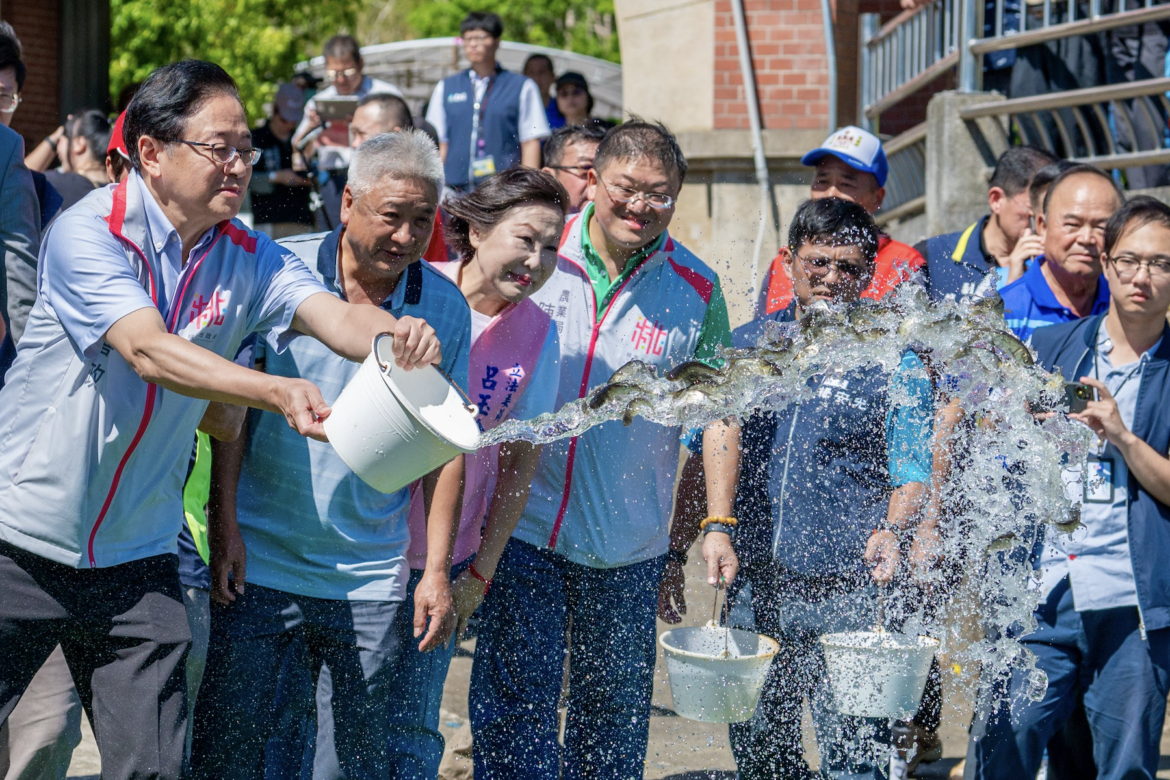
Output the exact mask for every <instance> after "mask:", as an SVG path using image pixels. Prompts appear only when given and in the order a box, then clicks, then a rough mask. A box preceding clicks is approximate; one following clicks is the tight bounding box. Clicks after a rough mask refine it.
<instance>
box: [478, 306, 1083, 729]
mask: <svg viewBox="0 0 1170 780" xmlns="http://www.w3.org/2000/svg"><path fill="white" fill-rule="evenodd" d="M907 349H911V350H913V351H914V352H915V353H916V354H918V355H919V356H920V357H921V358H922V360H923V363H924V364H925V365H926V368H927V371H928V373H929V374H930V377H931V379H932V384H933V385H934V386H935V387H936V392H935V401H936V405H937V406H938V407H939V408H942V407H943V406H945V405H948V404H949V407H950V408H951V409H952V410H954V411H956V413H957V414H958V415H959V416H961V418H962V420H963V422H962V423H960V424H958V425H955V426H954V427H953V428H949V429H945V430H942V431H941V432H940V433H939V434H938V435H936V448H938V447H943V446H945V447H946V448H947V449H948V450H949V452H950V458H949V459H948V460H949V463H950V464H951V468H950V471H949V474H947V475H946V478H945V479H943V480H942V481H941V482H940V483H939V484H938V485H937V486H936V490H935V491H934V506H935V507H936V508H937V509H938V522H939V529H940V532H941V533H940V535H941V539H940V541H939V544H940V546H941V551H942V556H943V560H944V561H945V564H944V565H943V566H940V567H936V568H934V569H932V570H930V571H929V572H927V573H925V574H924V575H923V576H922V577H921V578H919V579H918V580H917V581H912V580H911V579H910V578H904V579H902V580H901V581H900V583H899V582H896V583H895V586H894V587H895V589H900V590H901V591H902V594H901V595H902V596H903V598H900V599H897V600H896V601H897V602H900V604H901V606H900V607H899V611H900V614H898V615H894V616H893V617H894V618H895V619H896V620H899V621H900V622H901V623H902V624H903V631H905V632H906V633H921V634H926V635H929V636H932V637H934V638H936V639H938V640H940V641H941V643H942V646H941V649H940V655H941V656H942V657H944V658H945V659H946V663H945V664H944V670H945V673H946V674H949V675H951V676H952V681H953V682H956V683H957V684H958V686H959V687H960V688H966V690H967V691H968V693H969V695H977V698H979V699H980V700H981V701H982V703H983V704H984V705H985V706H986V705H988V704H990V703H991V698H992V697H990V696H989V695H988V692H989V690H990V689H989V688H988V686H989V684H990V683H991V682H993V681H995V680H1002V679H1003V677H1004V676H1006V675H1007V674H1008V673H1010V672H1012V671H1013V670H1014V671H1016V672H1017V673H1022V674H1024V675H1025V676H1026V679H1028V680H1029V686H1028V687H1027V688H1026V689H1025V691H1024V696H1025V698H1029V699H1039V698H1040V697H1041V696H1042V695H1043V693H1044V690H1045V687H1046V684H1047V683H1046V680H1045V678H1044V675H1043V674H1042V673H1040V672H1039V671H1038V670H1036V669H1035V658H1034V656H1032V654H1031V653H1030V652H1028V651H1026V650H1025V649H1024V648H1022V647H1021V646H1020V645H1019V643H1018V642H1017V639H1018V638H1019V637H1020V636H1022V635H1024V634H1026V633H1028V632H1029V631H1031V630H1033V629H1034V628H1035V621H1034V619H1033V616H1032V613H1033V609H1034V607H1035V605H1036V603H1037V601H1038V597H1039V591H1038V588H1037V586H1036V581H1035V580H1034V576H1033V570H1032V567H1031V564H1030V561H1029V554H1030V552H1031V551H1032V549H1033V546H1034V545H1035V544H1036V543H1037V541H1038V540H1039V539H1040V538H1041V534H1042V533H1044V532H1045V530H1044V529H1045V528H1046V527H1047V526H1048V525H1050V524H1059V525H1062V526H1064V527H1066V528H1067V527H1071V526H1072V525H1073V524H1074V523H1075V520H1076V516H1075V510H1074V508H1072V507H1071V506H1070V504H1069V502H1068V500H1067V499H1066V498H1065V492H1064V486H1063V483H1062V481H1061V468H1062V464H1063V463H1070V462H1071V463H1077V462H1079V461H1080V458H1081V456H1082V455H1083V454H1084V452H1085V451H1086V449H1087V446H1088V443H1089V439H1090V435H1089V431H1088V429H1087V428H1085V427H1084V426H1082V425H1080V424H1079V423H1076V422H1074V421H1070V420H1069V419H1068V418H1067V417H1066V416H1065V415H1063V414H1056V415H1053V416H1051V417H1049V418H1047V419H1045V420H1043V421H1038V420H1037V419H1036V418H1035V417H1034V415H1033V412H1035V411H1038V410H1041V409H1055V410H1060V409H1061V408H1062V405H1063V395H1062V393H1063V382H1062V379H1061V377H1059V376H1057V375H1051V374H1049V373H1047V372H1045V371H1044V370H1042V369H1041V368H1039V367H1038V366H1036V365H1034V364H1033V362H1032V356H1031V354H1030V352H1029V351H1028V350H1027V349H1026V348H1024V347H1023V345H1022V344H1020V342H1019V341H1017V340H1016V339H1015V337H1014V336H1012V334H1011V332H1010V331H1009V330H1007V328H1006V326H1005V324H1004V320H1003V311H1002V302H1001V301H999V299H998V297H994V298H991V299H979V300H975V301H964V302H955V301H949V300H948V301H942V302H935V301H931V300H929V299H928V296H927V295H926V294H925V293H924V292H923V291H922V290H921V288H919V287H917V286H916V285H913V284H906V285H902V286H901V287H900V288H899V289H898V290H897V291H896V292H895V293H892V294H891V295H889V296H887V297H886V298H884V299H883V300H882V301H880V302H874V301H862V302H861V303H859V304H857V305H854V306H851V307H835V306H828V305H825V304H817V305H815V306H814V307H813V309H812V310H811V311H810V312H809V314H808V315H807V316H806V317H805V318H804V319H803V320H802V321H801V322H800V323H799V324H798V323H783V324H781V323H770V324H769V325H768V326H767V327H766V328H765V330H764V332H763V334H762V335H761V336H760V338H759V339H758V341H757V343H756V345H755V346H754V347H753V348H751V349H746V350H725V351H724V352H723V353H722V354H721V355H720V358H721V360H722V361H723V368H722V369H721V370H719V371H712V370H710V369H708V368H706V367H704V366H701V365H695V364H684V365H683V366H679V367H676V369H674V370H672V371H671V372H668V374H667V375H665V376H658V375H657V373H656V372H655V371H654V369H653V368H651V367H649V366H646V365H645V364H638V363H631V364H628V365H627V366H625V367H623V368H622V369H620V370H619V371H618V373H617V374H615V377H614V378H613V380H611V382H609V383H607V384H606V385H605V386H603V387H600V388H597V389H595V390H594V391H593V392H591V393H590V394H589V395H588V396H587V397H586V398H583V399H580V400H577V401H574V402H572V403H569V404H566V405H565V406H564V407H563V408H562V409H561V410H560V411H558V412H555V413H552V414H545V415H541V416H539V417H536V418H534V419H531V420H511V421H508V422H506V423H504V424H502V425H500V426H499V427H497V428H495V429H493V430H492V431H489V432H488V433H487V434H486V435H485V436H484V438H483V440H482V443H483V444H484V445H488V444H495V443H499V442H502V441H507V440H524V441H529V442H533V443H547V442H551V441H554V440H557V439H561V438H565V437H570V436H580V435H581V434H583V433H585V432H586V431H587V430H589V429H590V428H592V427H593V426H596V425H601V424H605V423H610V422H611V421H614V420H621V419H623V418H624V419H625V420H626V421H627V424H628V421H629V420H630V419H632V417H633V416H635V415H637V416H641V417H643V418H645V419H648V420H651V421H653V422H656V423H659V424H662V425H667V426H682V427H683V428H684V429H690V428H695V427H701V426H704V425H706V424H708V423H710V422H712V421H715V420H720V419H728V418H740V419H743V418H746V417H748V416H750V415H751V414H752V413H754V412H757V411H763V410H779V409H782V408H783V407H785V406H786V405H788V404H792V403H794V402H799V401H802V400H805V399H807V398H809V397H810V396H811V392H812V391H811V390H810V388H809V383H810V380H812V379H813V378H814V377H817V376H832V375H841V374H845V373H847V372H850V371H854V370H857V369H862V368H869V367H881V368H882V369H884V370H885V371H887V372H893V371H894V370H895V369H896V368H897V367H898V366H899V364H900V363H901V360H902V356H903V354H904V352H905V351H906V350H907ZM903 392H904V391H903ZM898 393H899V390H898V389H897V387H894V388H891V398H890V402H891V403H892V404H897V403H900V402H908V401H909V398H907V397H899V395H898ZM936 477H937V475H936ZM1048 532H1049V533H1051V532H1053V531H1048ZM923 592H924V593H926V594H928V596H927V598H921V597H918V598H915V597H914V594H915V593H923ZM928 602H934V603H935V604H936V606H935V607H933V608H928V607H926V606H924V605H925V604H927V603H928ZM980 669H981V670H982V673H981V674H979V673H977V672H978V670H980ZM976 680H981V681H982V683H981V685H982V687H983V690H982V692H979V693H978V694H977V692H976V691H975V688H974V685H975V681H976ZM1000 695H1002V693H1001V694H1000ZM1016 703H1017V704H1018V703H1019V702H1016Z"/></svg>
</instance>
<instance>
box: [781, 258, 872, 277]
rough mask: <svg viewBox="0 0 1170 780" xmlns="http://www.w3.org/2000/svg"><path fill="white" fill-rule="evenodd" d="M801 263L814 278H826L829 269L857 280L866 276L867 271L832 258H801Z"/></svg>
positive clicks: (841, 275)
mask: <svg viewBox="0 0 1170 780" xmlns="http://www.w3.org/2000/svg"><path fill="white" fill-rule="evenodd" d="M797 257H799V258H800V262H802V263H804V267H805V270H806V271H808V272H809V273H811V274H812V275H813V276H824V275H826V274H828V273H829V269H830V268H831V269H833V270H834V271H836V272H837V275H838V276H840V277H843V278H848V279H851V280H857V279H860V278H861V277H863V276H865V269H864V268H862V267H861V266H859V265H853V264H851V263H847V262H845V261H842V260H834V259H833V258H831V257H823V256H817V257H801V256H800V255H797Z"/></svg>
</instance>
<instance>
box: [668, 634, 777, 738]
mask: <svg viewBox="0 0 1170 780" xmlns="http://www.w3.org/2000/svg"><path fill="white" fill-rule="evenodd" d="M658 643H659V644H660V645H662V650H663V652H664V653H665V654H666V671H667V675H668V676H669V678H670V695H671V696H672V697H673V698H674V711H675V712H677V713H678V714H679V715H681V716H683V717H684V718H690V719H691V720H698V721H703V722H704V723H739V722H741V721H745V720H750V719H751V717H752V713H754V712H755V711H756V704H757V703H758V702H759V700H760V689H761V688H762V687H763V685H764V678H765V677H766V676H767V674H768V667H769V666H770V665H771V663H772V656H774V655H775V654H776V652H777V651H778V650H779V649H780V645H778V644H776V640H774V639H772V638H771V637H766V636H762V635H760V634H753V633H752V632H750V631H740V630H739V629H736V628H721V627H719V626H716V625H713V624H708V625H706V626H702V627H696V628H676V629H673V630H671V631H666V632H665V633H663V634H662V636H660V637H658ZM725 648H726V650H727V654H726V655H725V654H724V649H725Z"/></svg>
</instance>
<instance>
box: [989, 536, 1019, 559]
mask: <svg viewBox="0 0 1170 780" xmlns="http://www.w3.org/2000/svg"><path fill="white" fill-rule="evenodd" d="M1019 543H1020V538H1019V537H1018V536H1016V535H1015V533H1013V532H1012V531H1008V532H1007V533H1006V534H1002V535H1001V536H997V537H995V538H994V539H992V540H991V544H989V545H987V553H988V554H989V555H990V554H992V553H997V552H1002V551H1003V550H1010V549H1012V548H1013V547H1015V546H1016V545H1018V544H1019Z"/></svg>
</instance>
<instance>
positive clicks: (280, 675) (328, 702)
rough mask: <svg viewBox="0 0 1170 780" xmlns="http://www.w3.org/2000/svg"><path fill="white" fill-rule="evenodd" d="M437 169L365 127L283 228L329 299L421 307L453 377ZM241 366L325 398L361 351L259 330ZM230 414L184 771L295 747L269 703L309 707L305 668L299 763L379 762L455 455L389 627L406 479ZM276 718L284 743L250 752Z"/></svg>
mask: <svg viewBox="0 0 1170 780" xmlns="http://www.w3.org/2000/svg"><path fill="white" fill-rule="evenodd" d="M442 183H443V168H442V163H441V162H440V160H439V155H438V151H437V150H436V149H435V146H434V144H432V143H431V141H430V139H429V138H427V136H426V135H425V134H423V133H420V132H418V131H415V130H407V131H405V132H401V133H386V134H382V135H377V136H374V137H373V138H371V139H370V140H368V141H367V142H366V143H365V144H363V145H362V146H361V148H359V149H358V150H357V151H356V152H355V153H354V156H353V163H352V165H351V167H350V176H349V181H348V183H347V184H346V187H345V190H344V191H343V193H342V203H341V224H340V225H339V226H338V228H337V229H336V230H334V231H333V232H331V233H323V234H316V235H307V236H300V237H296V238H290V239H286V240H285V241H283V242H282V245H283V246H284V247H285V248H286V249H288V250H289V251H292V252H294V253H296V254H297V255H298V256H300V257H301V258H302V259H303V260H304V261H305V263H306V265H308V266H309V268H310V269H312V270H313V272H314V273H315V274H316V276H317V277H318V279H320V281H321V282H322V283H324V285H325V287H326V288H327V289H328V290H329V291H330V292H332V293H333V294H334V295H336V296H337V297H339V298H341V299H343V300H346V301H349V302H353V303H366V304H371V305H373V306H379V307H381V308H383V309H385V310H387V311H389V312H392V313H394V314H396V315H399V316H402V315H404V314H410V315H414V316H419V317H422V316H426V317H427V321H428V322H433V323H435V326H436V329H437V330H438V334H437V335H438V337H439V338H440V339H441V343H442V344H443V362H442V363H441V365H440V368H441V369H442V370H443V371H445V372H446V373H447V374H448V375H449V376H450V377H451V378H452V379H453V380H454V381H455V382H456V383H457V384H458V385H460V386H462V387H466V386H467V364H468V354H469V350H470V345H471V334H470V329H471V315H470V312H469V310H468V307H467V303H466V301H465V300H464V298H463V294H462V293H461V292H460V291H459V288H458V287H456V286H455V285H454V284H453V283H452V282H451V281H449V280H448V279H447V278H446V277H445V276H443V275H442V274H441V273H439V272H437V271H435V270H434V269H432V268H431V267H430V266H429V265H427V264H426V263H423V262H421V260H420V258H421V256H422V253H423V250H424V249H425V248H426V246H427V242H428V241H429V239H430V236H431V229H432V225H433V223H434V219H435V213H436V211H437V210H438V206H439V193H440V191H441V189H442ZM256 368H257V369H258V370H260V371H263V372H266V373H268V374H272V375H277V376H284V377H303V378H305V379H311V380H312V381H314V382H317V383H318V386H319V387H320V388H321V392H322V394H323V396H324V397H325V398H326V399H327V400H329V401H332V400H333V399H335V398H336V397H337V396H338V395H339V394H340V392H341V390H342V388H344V387H345V385H346V384H347V383H348V382H349V380H350V379H351V378H352V377H353V376H354V375H355V374H356V373H357V371H358V368H359V364H357V363H354V362H350V361H348V360H345V359H344V358H338V357H336V356H335V355H333V353H331V352H329V351H328V350H327V349H322V348H318V346H317V342H316V341H314V340H311V339H299V340H296V341H294V342H293V343H292V344H291V345H290V346H289V347H288V349H287V350H286V351H285V352H283V353H279V354H278V353H275V352H272V351H270V350H267V349H266V348H265V347H264V345H262V344H257V345H256ZM246 431H247V434H246V435H245V436H243V437H241V438H240V439H239V440H237V441H236V442H232V443H230V444H224V445H222V446H220V445H219V444H217V445H216V447H215V451H214V458H213V461H212V464H213V465H212V486H211V498H210V501H209V512H208V536H209V540H210V544H211V577H212V598H213V599H214V600H215V603H214V604H213V605H212V627H211V641H210V646H209V649H208V658H207V673H206V676H205V677H204V681H203V688H202V690H201V691H200V695H199V700H198V702H197V705H196V709H195V727H194V744H193V748H192V756H191V768H192V776H193V777H196V778H228V777H231V778H237V777H261V776H263V771H264V768H265V767H264V763H265V760H266V759H267V760H268V761H270V762H271V761H273V760H274V759H282V760H288V759H289V758H293V759H294V761H295V759H296V757H298V756H300V755H301V754H302V753H304V752H305V751H306V750H310V749H311V748H308V746H307V745H306V744H304V743H305V742H306V740H300V741H299V742H298V741H297V740H296V739H293V740H290V739H289V734H288V733H287V731H286V729H285V726H282V725H281V716H282V715H287V713H289V712H298V711H306V710H308V708H309V707H312V706H313V703H312V697H313V691H312V689H309V688H307V687H306V686H304V685H299V684H298V682H297V681H298V680H302V679H304V677H305V676H306V673H308V674H309V675H311V677H312V679H313V681H314V685H315V686H316V708H317V739H316V746H317V747H316V757H315V769H314V777H317V778H333V777H347V778H385V777H391V776H395V775H394V773H393V772H392V771H390V770H391V767H390V765H389V761H390V759H389V758H388V756H387V750H386V745H387V740H388V739H389V729H390V723H391V719H392V716H394V715H396V714H397V713H395V712H393V711H392V710H393V707H394V704H393V702H394V700H395V699H394V697H397V696H400V695H401V692H400V691H398V690H397V689H398V688H399V687H400V686H401V684H402V682H401V680H400V679H396V671H395V670H396V668H397V666H398V665H399V662H400V659H401V658H402V656H403V655H404V654H405V653H407V651H408V650H409V649H410V647H409V645H410V644H411V643H418V648H419V650H421V651H423V652H426V651H429V650H432V649H434V648H436V647H439V646H440V645H442V644H443V643H444V642H446V640H447V639H448V637H450V635H451V632H452V630H453V629H454V612H453V610H452V606H451V591H450V580H449V573H450V557H451V547H452V543H453V535H454V531H455V529H456V527H457V524H458V518H459V511H460V505H461V482H462V476H463V459H462V456H460V457H459V458H456V459H455V460H453V461H451V462H450V463H448V464H447V465H445V466H442V467H440V468H439V469H436V470H435V471H434V472H432V473H431V474H430V475H428V476H427V477H424V478H423V480H422V482H423V490H424V493H425V496H426V504H427V506H428V507H429V514H428V517H427V547H428V550H429V554H428V557H427V564H426V570H425V572H424V574H423V575H422V578H421V580H420V581H419V582H418V583H417V584H416V587H415V588H414V593H413V598H412V602H413V619H412V620H411V621H410V625H408V626H403V625H402V622H403V621H402V620H401V616H402V614H403V613H404V612H405V611H409V608H408V605H405V604H404V601H405V599H407V598H410V596H409V595H408V594H407V581H408V578H409V576H410V567H409V565H408V563H407V558H406V554H407V548H408V546H409V544H410V531H409V527H408V525H407V515H408V510H409V507H410V494H409V490H408V489H405V488H404V489H402V490H400V491H398V492H397V493H394V494H391V495H385V494H382V493H379V492H378V491H376V490H374V489H373V488H370V487H369V486H367V485H366V484H365V483H364V482H362V481H361V480H360V479H359V478H358V477H357V475H355V474H354V473H353V472H351V471H350V470H349V468H348V467H347V466H346V465H345V463H344V462H343V461H342V460H341V459H340V457H339V456H338V455H337V453H336V452H335V451H334V450H333V449H332V447H331V446H330V445H329V444H328V443H325V442H319V441H312V440H306V439H302V438H301V437H299V436H295V434H294V435H293V436H290V435H289V431H290V429H289V427H288V424H287V423H286V422H285V421H284V419H282V418H281V417H280V416H279V415H276V414H270V413H267V412H255V413H252V414H250V416H249V419H248V421H247V424H246ZM297 439H299V440H297ZM245 556H246V569H245ZM245 571H246V575H245ZM245 576H246V579H247V586H248V587H247V591H246V592H245V590H244V585H245ZM309 711H311V710H309ZM288 722H289V719H288V718H286V719H285V720H284V723H285V724H287V723H288ZM278 730H279V731H280V732H281V733H279V734H277V732H278ZM274 735H275V736H277V737H279V739H277V740H275V742H276V743H279V744H281V745H282V746H283V748H284V752H285V753H289V754H291V755H285V756H274V755H273V753H274V752H279V751H273V750H272V749H271V748H270V749H269V750H268V751H267V753H266V751H265V744H266V743H267V742H268V741H269V739H270V737H273V736H274ZM290 742H291V744H290Z"/></svg>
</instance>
